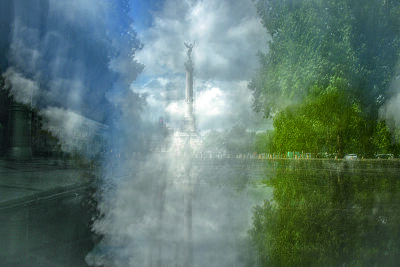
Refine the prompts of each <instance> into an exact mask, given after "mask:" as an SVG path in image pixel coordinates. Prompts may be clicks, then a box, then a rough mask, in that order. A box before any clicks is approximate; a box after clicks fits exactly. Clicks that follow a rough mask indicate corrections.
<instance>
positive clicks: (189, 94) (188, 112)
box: [183, 42, 196, 133]
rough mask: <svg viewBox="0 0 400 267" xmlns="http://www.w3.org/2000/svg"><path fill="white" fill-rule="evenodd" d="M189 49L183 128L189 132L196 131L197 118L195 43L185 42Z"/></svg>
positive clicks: (187, 53)
mask: <svg viewBox="0 0 400 267" xmlns="http://www.w3.org/2000/svg"><path fill="white" fill-rule="evenodd" d="M184 44H185V46H186V48H187V51H186V55H187V57H188V59H187V60H186V62H185V69H186V90H185V92H186V97H185V102H186V107H185V117H184V123H183V124H184V125H183V130H184V131H185V132H187V133H195V132H196V126H195V119H194V115H193V61H192V50H193V46H194V43H186V42H185V43H184Z"/></svg>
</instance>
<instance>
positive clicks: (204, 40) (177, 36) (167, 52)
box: [137, 0, 267, 129]
mask: <svg viewBox="0 0 400 267" xmlns="http://www.w3.org/2000/svg"><path fill="white" fill-rule="evenodd" d="M154 16H155V17H154V22H153V26H152V27H151V28H149V29H147V30H146V31H144V32H141V33H139V36H140V38H141V40H142V42H143V43H144V48H143V50H141V51H139V53H138V54H137V58H138V61H139V62H141V63H143V64H144V65H145V70H144V75H145V76H148V77H152V79H153V80H158V81H157V85H155V83H152V84H147V85H144V86H143V87H142V88H140V91H141V92H143V91H147V92H148V93H149V94H154V95H156V97H155V98H157V99H158V102H157V104H156V105H158V106H162V105H163V104H162V103H163V101H164V102H167V103H166V104H165V106H166V107H167V108H166V112H167V113H169V115H171V114H173V116H172V117H176V116H177V115H178V114H179V113H182V112H177V110H176V109H177V108H179V107H180V106H182V105H181V104H180V103H179V102H176V101H178V99H183V98H184V95H183V94H184V89H185V77H184V72H185V69H184V65H183V64H184V62H185V60H186V49H185V47H184V45H183V42H184V41H190V42H193V41H195V47H194V49H193V59H194V65H195V72H194V89H195V101H196V106H195V108H196V112H197V113H198V114H197V118H198V120H197V121H198V123H199V127H200V128H201V129H207V128H209V127H221V125H224V126H226V127H229V125H230V124H232V123H235V122H237V121H238V120H240V119H239V118H236V119H233V117H234V115H235V114H237V115H239V113H243V112H242V111H243V110H239V109H245V113H246V114H250V112H251V110H250V109H251V101H249V99H250V97H251V94H250V92H249V90H248V89H247V81H248V80H249V79H251V77H252V76H253V75H254V73H255V70H256V69H257V67H258V59H257V56H256V53H257V51H258V50H265V48H266V45H267V34H266V31H265V29H264V28H263V27H262V25H261V23H260V20H259V18H258V15H257V12H256V9H255V7H254V3H253V2H252V1H251V0H243V1H229V0H203V1H194V0H193V1H178V0H166V2H165V4H164V7H163V8H162V9H161V10H159V11H157V12H155V13H154ZM178 74H180V75H178ZM155 77H156V78H155ZM157 77H162V80H163V82H160V81H161V80H159V78H157ZM168 79H171V82H165V80H168ZM211 83H212V84H213V87H209V85H210V84H211ZM167 89H168V90H167ZM160 90H165V91H168V93H166V94H167V95H168V96H171V95H173V96H174V97H170V98H169V99H168V100H165V99H164V96H165V94H164V93H162V92H160ZM171 92H173V94H172V93H171ZM196 98H197V99H196ZM233 99H234V102H235V103H233ZM153 104H155V103H153ZM233 105H234V106H235V107H233ZM232 108H234V109H232ZM232 110H235V112H232ZM238 110H239V111H240V112H238Z"/></svg>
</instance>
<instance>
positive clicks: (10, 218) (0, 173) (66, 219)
mask: <svg viewBox="0 0 400 267" xmlns="http://www.w3.org/2000/svg"><path fill="white" fill-rule="evenodd" d="M93 172H94V170H93V168H91V167H90V166H89V165H88V164H82V162H77V161H73V160H54V159H33V160H31V161H26V162H22V161H5V160H0V266H87V265H86V263H85V260H84V258H85V256H86V254H87V253H88V252H89V251H90V250H91V249H92V247H93V236H92V233H91V223H92V216H93V210H95V209H96V206H95V204H93V202H92V198H91V195H92V193H93V190H94V189H93V187H92V186H91V182H92V181H93V177H94V174H93Z"/></svg>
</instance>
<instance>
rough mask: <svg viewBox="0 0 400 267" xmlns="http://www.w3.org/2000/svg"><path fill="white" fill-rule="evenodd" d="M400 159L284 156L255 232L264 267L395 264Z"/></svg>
mask: <svg viewBox="0 0 400 267" xmlns="http://www.w3.org/2000/svg"><path fill="white" fill-rule="evenodd" d="M399 170H400V162H398V161H351V162H349V161H281V162H279V164H278V165H276V175H275V177H274V178H272V179H269V180H267V181H265V183H267V184H268V185H269V186H271V187H273V190H274V191H273V198H272V199H271V200H266V201H265V202H264V204H263V205H262V206H257V207H256V208H255V209H254V214H253V220H254V221H253V228H252V229H251V231H250V234H251V236H252V239H253V241H254V242H255V245H256V247H257V250H258V252H259V264H260V265H262V266H292V265H307V266H308V265H312V266H394V265H397V264H398V255H399V252H400V232H399V230H400V211H399V203H400V202H399V200H400V179H399V178H400V177H399V174H398V173H399Z"/></svg>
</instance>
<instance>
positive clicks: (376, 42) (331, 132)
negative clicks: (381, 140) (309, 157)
mask: <svg viewBox="0 0 400 267" xmlns="http://www.w3.org/2000/svg"><path fill="white" fill-rule="evenodd" d="M256 6H257V9H258V13H259V15H260V17H261V20H262V22H263V25H264V26H265V28H266V29H267V31H268V32H269V34H270V35H271V41H270V42H269V50H268V53H266V54H262V53H260V62H261V68H260V71H259V73H258V74H257V75H256V76H255V77H254V78H253V79H252V81H251V82H250V83H249V88H250V89H251V90H252V92H253V95H254V102H253V107H254V109H255V110H256V111H259V112H263V113H264V115H265V116H266V117H270V118H273V119H274V125H275V127H276V132H275V138H274V145H275V148H276V149H277V150H278V151H280V152H285V151H288V150H308V151H309V152H319V151H321V149H322V150H324V151H334V152H338V153H339V154H342V155H343V154H344V153H345V152H346V151H349V152H360V153H363V154H372V153H373V152H372V151H373V150H374V145H373V144H371V138H372V136H373V134H374V132H375V131H376V130H378V129H377V128H376V125H377V123H378V122H377V120H378V110H379V108H380V106H381V105H382V104H384V101H385V99H386V98H385V97H386V94H387V89H388V85H389V81H390V80H391V77H392V74H393V71H394V67H395V64H396V62H397V60H398V58H399V51H400V49H399V48H400V27H398V26H399V25H400V2H399V1H389V0H387V1H386V0H385V1H376V0H366V1H361V0H358V1H350V0H339V1H329V0H305V1H292V0H258V1H256Z"/></svg>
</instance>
